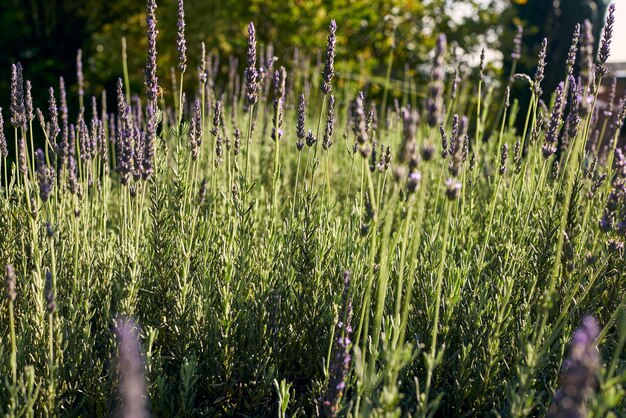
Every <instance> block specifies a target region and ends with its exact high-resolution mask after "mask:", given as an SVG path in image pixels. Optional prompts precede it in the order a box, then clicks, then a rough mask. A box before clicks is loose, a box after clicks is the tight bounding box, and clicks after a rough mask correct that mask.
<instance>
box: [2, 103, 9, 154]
mask: <svg viewBox="0 0 626 418" xmlns="http://www.w3.org/2000/svg"><path fill="white" fill-rule="evenodd" d="M8 155H9V150H8V149H7V138H6V136H5V135H4V118H3V117H2V108H1V107H0V157H2V158H6V157H7V156H8Z"/></svg>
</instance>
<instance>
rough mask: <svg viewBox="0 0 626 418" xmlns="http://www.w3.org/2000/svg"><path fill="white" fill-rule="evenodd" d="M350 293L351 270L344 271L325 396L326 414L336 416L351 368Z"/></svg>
mask: <svg viewBox="0 0 626 418" xmlns="http://www.w3.org/2000/svg"><path fill="white" fill-rule="evenodd" d="M349 293H350V272H349V271H345V272H344V273H343V293H342V295H341V302H342V308H343V312H342V317H341V319H340V320H339V321H338V322H337V326H336V330H335V335H337V340H336V341H335V358H334V359H333V360H332V362H331V363H330V368H329V373H330V380H329V382H328V390H327V391H326V395H325V396H324V400H323V402H322V407H323V410H324V413H325V414H326V416H329V417H336V416H337V415H338V413H339V408H340V402H341V398H342V396H343V392H344V390H345V388H346V379H347V377H348V371H349V370H350V361H351V360H352V357H351V356H350V345H351V344H352V341H350V335H351V334H352V325H351V323H352V298H351V297H350V296H349Z"/></svg>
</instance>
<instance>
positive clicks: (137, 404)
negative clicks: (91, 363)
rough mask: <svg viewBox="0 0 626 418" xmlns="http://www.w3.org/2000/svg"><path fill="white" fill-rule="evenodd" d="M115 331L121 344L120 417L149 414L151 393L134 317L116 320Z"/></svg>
mask: <svg viewBox="0 0 626 418" xmlns="http://www.w3.org/2000/svg"><path fill="white" fill-rule="evenodd" d="M115 334H116V336H117V341H118V344H119V357H118V360H117V373H118V377H119V386H118V390H119V397H120V407H119V411H118V413H119V416H120V417H122V418H144V417H148V416H149V413H148V395H147V391H146V380H145V377H144V360H143V358H142V353H141V344H140V341H139V330H138V328H137V325H136V324H135V322H134V321H133V320H132V319H126V318H123V319H118V320H117V321H116V324H115Z"/></svg>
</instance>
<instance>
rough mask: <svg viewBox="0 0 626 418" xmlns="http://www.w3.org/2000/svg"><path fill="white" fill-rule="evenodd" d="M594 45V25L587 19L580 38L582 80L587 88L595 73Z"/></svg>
mask: <svg viewBox="0 0 626 418" xmlns="http://www.w3.org/2000/svg"><path fill="white" fill-rule="evenodd" d="M593 45H594V37H593V27H592V26H591V22H589V20H587V19H585V21H584V22H583V25H582V31H581V38H580V61H581V62H580V66H581V68H580V80H581V84H582V85H583V86H584V88H585V89H586V88H587V87H588V86H589V85H590V84H591V77H592V75H593V72H592V69H593Z"/></svg>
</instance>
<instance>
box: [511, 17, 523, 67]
mask: <svg viewBox="0 0 626 418" xmlns="http://www.w3.org/2000/svg"><path fill="white" fill-rule="evenodd" d="M523 33H524V29H523V28H522V25H517V32H516V33H515V37H514V38H513V51H512V52H511V59H512V60H513V61H518V60H519V59H520V58H522V35H523Z"/></svg>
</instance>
